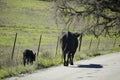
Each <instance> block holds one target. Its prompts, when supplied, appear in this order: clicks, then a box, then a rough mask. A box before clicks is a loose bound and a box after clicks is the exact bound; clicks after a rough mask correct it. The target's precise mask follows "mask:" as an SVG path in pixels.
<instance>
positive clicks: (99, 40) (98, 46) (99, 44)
mask: <svg viewBox="0 0 120 80" xmlns="http://www.w3.org/2000/svg"><path fill="white" fill-rule="evenodd" d="M99 45H100V38H98V43H97V49H98V48H99Z"/></svg>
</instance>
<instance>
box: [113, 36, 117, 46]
mask: <svg viewBox="0 0 120 80" xmlns="http://www.w3.org/2000/svg"><path fill="white" fill-rule="evenodd" d="M116 40H117V38H115V40H114V43H113V47H115V44H116Z"/></svg>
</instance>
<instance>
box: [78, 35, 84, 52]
mask: <svg viewBox="0 0 120 80" xmlns="http://www.w3.org/2000/svg"><path fill="white" fill-rule="evenodd" d="M82 37H83V33H81V34H80V38H79V41H80V42H79V49H78V51H80V50H81V45H82Z"/></svg>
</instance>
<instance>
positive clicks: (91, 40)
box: [89, 38, 92, 49]
mask: <svg viewBox="0 0 120 80" xmlns="http://www.w3.org/2000/svg"><path fill="white" fill-rule="evenodd" d="M91 44H92V38H91V41H90V45H89V49H91Z"/></svg>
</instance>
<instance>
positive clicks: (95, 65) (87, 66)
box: [72, 64, 103, 68]
mask: <svg viewBox="0 0 120 80" xmlns="http://www.w3.org/2000/svg"><path fill="white" fill-rule="evenodd" d="M72 68H103V66H102V65H100V64H80V65H77V66H72Z"/></svg>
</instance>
